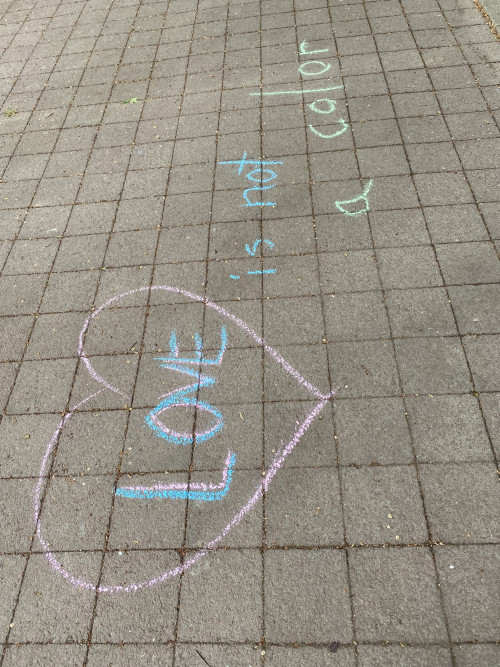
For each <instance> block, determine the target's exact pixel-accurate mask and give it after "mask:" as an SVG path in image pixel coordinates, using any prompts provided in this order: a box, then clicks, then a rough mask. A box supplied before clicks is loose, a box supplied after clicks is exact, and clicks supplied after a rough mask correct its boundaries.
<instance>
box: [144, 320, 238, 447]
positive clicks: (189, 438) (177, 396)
mask: <svg viewBox="0 0 500 667" xmlns="http://www.w3.org/2000/svg"><path fill="white" fill-rule="evenodd" d="M220 337H221V345H220V349H219V353H218V355H217V357H216V358H215V359H205V357H204V356H203V351H202V348H203V341H202V339H201V338H200V336H199V335H198V334H195V345H196V352H195V357H194V359H190V358H179V349H178V347H177V337H176V334H175V330H174V331H173V332H172V335H171V337H170V355H171V356H170V357H157V361H159V362H160V366H161V367H162V368H168V369H169V370H171V371H175V372H177V373H182V374H184V375H187V376H188V377H192V378H194V379H195V380H196V382H193V383H192V384H189V385H186V386H185V387H180V388H179V389H175V390H174V391H171V392H169V393H168V394H165V395H164V396H160V398H162V399H163V400H162V401H161V402H160V403H159V404H158V405H157V406H156V407H155V408H153V409H152V410H151V412H150V413H149V414H148V415H147V416H146V424H147V425H148V426H149V428H150V429H152V430H153V431H154V433H155V434H156V435H158V436H160V438H164V439H165V440H167V441H168V442H171V443H173V444H175V445H190V444H193V443H197V444H199V443H201V442H204V441H205V440H209V439H210V438H213V437H214V435H215V434H216V433H218V432H219V431H220V430H221V428H222V427H223V426H224V419H223V417H222V414H221V413H220V412H219V410H217V408H215V407H214V406H213V405H210V404H209V403H206V402H205V401H199V400H198V398H197V394H198V391H199V390H200V389H201V388H202V387H213V386H214V385H215V384H216V382H217V380H215V378H213V377H211V376H210V375H206V374H204V373H201V372H200V370H199V369H200V367H202V366H219V365H220V364H221V363H222V358H223V356H224V352H225V351H226V347H227V333H226V329H225V327H222V329H221V334H220ZM191 366H195V367H194V368H191ZM191 394H195V396H191ZM177 407H187V408H193V407H194V408H195V409H196V410H202V411H204V412H208V413H210V414H211V415H213V416H214V417H215V419H216V421H215V424H214V425H213V426H212V428H210V429H209V430H207V431H203V432H201V433H196V434H194V435H193V434H192V433H177V432H176V431H173V430H172V429H169V428H168V427H167V426H166V425H165V424H164V423H163V421H162V420H161V419H160V416H161V415H162V414H163V413H164V412H166V411H167V410H170V409H171V408H177Z"/></svg>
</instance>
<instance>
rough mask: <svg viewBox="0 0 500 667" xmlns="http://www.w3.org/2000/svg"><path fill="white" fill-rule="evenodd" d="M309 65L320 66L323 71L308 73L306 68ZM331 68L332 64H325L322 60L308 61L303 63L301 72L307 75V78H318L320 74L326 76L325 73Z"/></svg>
mask: <svg viewBox="0 0 500 667" xmlns="http://www.w3.org/2000/svg"><path fill="white" fill-rule="evenodd" d="M308 65H320V66H321V69H319V70H318V71H317V72H307V71H306V67H307V66H308ZM331 66H332V64H331V63H324V62H323V61H322V60H308V61H307V62H306V63H302V65H301V66H300V67H299V72H300V73H301V74H305V75H306V76H318V74H324V73H325V72H328V70H329V69H330V67H331Z"/></svg>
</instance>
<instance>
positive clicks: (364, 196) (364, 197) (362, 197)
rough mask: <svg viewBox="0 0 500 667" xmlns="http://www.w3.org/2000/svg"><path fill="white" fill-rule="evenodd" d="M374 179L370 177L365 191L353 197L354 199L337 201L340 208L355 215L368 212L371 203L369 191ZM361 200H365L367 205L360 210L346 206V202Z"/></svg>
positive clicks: (350, 214)
mask: <svg viewBox="0 0 500 667" xmlns="http://www.w3.org/2000/svg"><path fill="white" fill-rule="evenodd" d="M372 184H373V180H372V179H370V180H369V181H368V183H367V185H366V186H365V189H364V190H363V192H362V193H361V194H360V195H358V196H357V197H353V199H345V200H344V201H336V202H335V206H336V207H337V208H338V209H339V211H342V213H344V214H345V215H349V216H354V215H361V214H362V213H368V211H369V210H370V204H369V202H368V193H369V192H370V189H371V187H372ZM359 201H364V203H365V207H364V208H362V209H360V210H359V211H349V210H348V209H346V208H345V207H344V204H357V203H358V202H359Z"/></svg>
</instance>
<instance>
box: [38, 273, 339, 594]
mask: <svg viewBox="0 0 500 667" xmlns="http://www.w3.org/2000/svg"><path fill="white" fill-rule="evenodd" d="M154 291H164V292H171V293H173V294H177V295H180V296H183V297H186V298H188V299H191V300H192V301H195V302H198V303H203V304H204V305H205V306H206V307H207V308H210V309H212V310H213V311H214V312H216V313H218V314H219V315H221V316H222V317H225V318H226V319H228V320H229V321H230V322H232V323H233V324H235V325H236V326H238V327H239V328H240V329H241V330H242V331H243V332H245V333H246V334H247V335H248V336H249V337H250V338H252V339H253V340H254V341H255V343H256V344H257V345H258V346H259V347H262V348H263V349H264V351H265V352H267V353H268V354H269V355H270V356H271V357H272V358H273V359H274V360H275V361H276V363H278V364H279V365H280V366H281V367H282V368H283V369H284V370H285V371H286V372H287V373H289V374H290V375H291V376H292V377H293V378H295V380H296V381H297V382H298V383H299V384H300V385H302V386H303V387H305V388H306V389H307V390H308V391H309V392H310V393H311V394H312V395H313V396H314V397H315V398H317V399H318V401H319V402H318V403H317V404H316V405H315V407H314V408H313V409H312V410H311V412H309V414H308V415H307V416H306V418H305V419H304V420H303V421H302V422H301V423H300V424H298V425H297V427H296V429H295V432H294V434H293V436H292V438H291V440H290V441H289V442H288V443H287V444H286V445H285V446H283V447H281V448H280V449H279V450H278V451H277V452H276V454H275V456H274V458H273V460H272V461H271V464H270V465H269V468H268V470H267V471H266V473H265V475H264V476H263V478H262V481H261V482H260V484H259V485H258V487H257V489H256V491H255V492H254V493H253V495H252V496H251V498H250V499H249V500H248V502H247V503H246V504H245V505H244V506H243V507H242V508H241V509H240V510H239V511H238V512H237V513H236V514H235V515H234V516H233V518H232V519H231V520H230V521H229V523H228V524H227V525H226V526H225V528H223V530H222V531H221V532H220V533H219V534H218V535H217V537H215V538H214V539H213V540H211V541H210V542H208V543H207V544H205V546H203V547H202V548H201V549H200V550H199V551H197V552H196V553H195V554H194V555H193V556H192V557H191V558H189V559H188V560H186V561H185V562H183V563H182V564H181V565H179V566H178V567H175V568H173V569H170V570H165V571H164V572H162V573H161V574H159V575H157V576H156V577H153V578H152V579H149V580H146V581H140V582H138V583H131V584H128V585H124V586H105V585H102V584H100V585H96V584H93V583H91V582H89V581H85V580H83V579H79V578H78V577H75V576H74V575H72V574H71V572H69V571H68V570H66V569H65V568H64V567H63V566H62V564H61V563H60V562H59V561H58V560H57V558H56V556H55V555H54V553H53V552H52V551H51V550H50V546H49V544H48V542H47V541H46V539H45V537H44V535H43V531H42V524H41V519H40V514H41V498H42V493H43V489H44V484H43V481H44V477H45V475H46V471H47V468H48V464H49V459H50V455H51V454H52V452H53V450H54V447H55V445H56V443H57V441H58V439H59V436H60V434H61V432H62V430H63V428H64V426H65V425H66V424H67V422H68V421H69V420H70V419H71V417H72V416H73V414H74V413H75V412H76V411H77V410H78V408H80V407H82V406H83V405H84V404H85V403H87V401H90V400H91V399H93V398H95V397H96V396H98V395H99V394H101V393H102V392H103V391H105V389H109V390H111V391H113V392H115V393H117V394H119V395H121V396H124V397H125V398H127V399H130V397H129V396H127V395H126V394H125V393H123V392H122V391H121V390H120V389H118V388H117V387H114V386H113V385H111V384H109V383H108V382H106V380H105V379H104V378H102V377H101V376H100V375H99V374H98V373H97V372H96V371H95V369H94V368H93V366H92V364H91V363H90V361H89V359H88V357H87V355H86V354H85V351H84V348H83V342H84V338H85V334H86V332H87V330H88V328H89V326H90V323H91V322H92V320H93V319H94V318H95V317H98V315H99V314H100V313H101V312H102V311H103V310H104V309H106V308H109V307H110V306H112V305H113V304H115V303H116V302H117V301H119V300H120V299H123V298H125V297H128V296H131V295H133V294H138V293H140V292H154ZM78 355H79V357H80V359H81V360H82V361H83V362H84V364H85V365H86V367H87V370H88V371H89V373H90V375H91V376H92V378H94V380H96V381H97V382H99V383H100V384H102V385H104V387H105V389H100V390H99V391H97V392H95V393H93V394H91V395H90V396H87V398H85V399H83V400H82V401H80V402H79V403H78V404H77V405H75V406H74V407H73V408H72V409H71V410H70V411H68V412H67V413H66V414H65V415H64V417H63V418H62V419H61V421H60V423H59V425H58V427H57V429H56V430H55V432H54V434H53V436H52V438H51V439H50V441H49V444H48V446H47V450H46V452H45V455H44V457H43V460H42V464H41V468H40V474H39V477H38V482H37V485H36V488H35V494H34V499H35V504H34V520H35V526H36V535H37V538H38V540H39V542H40V545H41V547H42V550H43V552H44V555H45V557H46V559H47V560H48V562H49V564H50V566H51V568H52V569H53V570H54V571H56V572H58V573H59V574H60V575H61V576H62V577H63V578H64V579H66V580H68V581H69V582H70V583H71V584H73V586H75V587H77V588H80V589H86V590H93V591H96V590H97V592H99V593H131V592H135V591H139V590H141V589H145V588H150V587H152V586H155V585H156V584H160V583H162V582H164V581H167V580H168V579H172V578H173V577H176V576H178V575H180V574H182V573H183V572H185V571H186V570H188V569H189V568H190V567H192V566H193V565H194V564H195V563H197V562H198V561H199V560H201V559H202V558H203V557H204V556H206V555H207V554H208V553H209V552H210V551H213V550H214V549H215V547H216V546H217V545H218V544H219V543H220V542H221V541H222V540H223V539H224V537H225V536H226V535H227V534H228V533H229V531H230V530H231V529H232V528H234V527H235V526H237V525H238V524H239V523H240V522H241V521H242V519H243V517H244V516H245V515H246V514H248V512H250V511H251V510H252V508H253V507H254V506H255V504H256V503H257V502H258V501H259V499H260V498H261V497H262V495H263V493H264V491H267V489H268V487H269V484H270V483H271V481H272V479H273V478H274V476H275V475H276V473H277V472H278V471H279V470H280V468H281V467H282V466H283V463H284V461H285V459H286V458H287V456H288V455H289V454H290V453H291V452H292V451H293V450H294V449H295V447H296V446H297V444H298V443H299V441H300V439H301V438H302V436H303V435H304V434H305V432H306V431H307V430H308V428H309V427H310V426H311V424H312V422H313V421H314V419H315V418H316V417H317V416H318V415H319V413H320V412H321V411H322V409H323V408H324V406H325V405H326V404H327V402H328V401H330V400H331V399H332V398H333V396H334V395H335V392H333V391H332V392H330V393H329V394H324V393H322V392H321V391H320V390H319V389H318V388H317V387H315V386H314V385H312V384H311V383H310V382H308V381H307V380H306V379H305V378H304V377H303V376H302V375H301V374H300V373H299V372H298V371H297V370H295V368H293V366H291V365H290V364H289V363H288V362H287V361H285V359H283V357H282V356H281V355H280V354H279V352H278V351H277V350H275V349H274V348H273V347H271V346H270V345H268V344H267V343H266V342H265V340H264V339H263V338H261V337H260V336H259V335H258V334H257V333H256V332H255V331H254V330H253V329H251V328H250V327H249V326H248V325H247V324H245V322H243V320H241V319H240V318H239V317H236V315H233V314H231V313H230V312H228V311H227V310H225V308H222V307H221V306H219V305H217V304H216V303H214V302H213V301H210V300H209V299H207V298H205V297H202V296H198V295H197V294H193V293H192V292H187V291H186V290H183V289H179V288H177V287H171V286H168V285H153V286H151V287H140V288H138V289H134V290H130V291H128V292H124V293H122V294H118V295H117V296H115V297H112V298H111V299H108V300H107V301H106V302H105V303H103V305H102V306H100V307H99V308H98V309H97V310H95V311H93V312H92V313H91V314H90V315H89V316H88V317H87V319H86V320H85V323H84V325H83V329H82V330H81V332H80V337H79V345H78Z"/></svg>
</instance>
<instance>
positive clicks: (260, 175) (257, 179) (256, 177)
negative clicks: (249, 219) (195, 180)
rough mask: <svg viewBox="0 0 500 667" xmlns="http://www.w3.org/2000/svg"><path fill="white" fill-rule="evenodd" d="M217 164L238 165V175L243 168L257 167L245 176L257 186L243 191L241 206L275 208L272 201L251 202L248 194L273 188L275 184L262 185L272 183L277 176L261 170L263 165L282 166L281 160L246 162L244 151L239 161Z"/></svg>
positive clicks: (267, 170) (269, 170) (266, 170)
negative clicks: (243, 201)
mask: <svg viewBox="0 0 500 667" xmlns="http://www.w3.org/2000/svg"><path fill="white" fill-rule="evenodd" d="M219 164H235V165H238V174H241V173H242V171H243V168H244V167H245V166H246V165H257V166H256V167H255V169H252V170H251V171H250V172H249V173H248V174H245V177H246V178H248V180H250V181H252V182H253V183H258V185H254V186H252V187H251V188H246V190H244V191H243V199H244V200H245V202H246V203H245V204H242V206H276V202H273V201H252V199H251V198H250V194H249V193H251V192H258V191H264V190H270V189H271V188H274V186H275V185H276V184H275V183H274V184H273V185H264V183H269V182H270V181H273V180H274V179H275V178H277V177H278V174H277V173H276V172H275V171H273V170H272V169H267V168H266V169H263V168H262V167H263V165H270V164H272V165H275V164H283V161H282V160H248V159H247V153H246V151H245V152H244V153H243V157H242V158H241V160H224V161H223V162H219ZM264 174H265V176H264Z"/></svg>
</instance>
